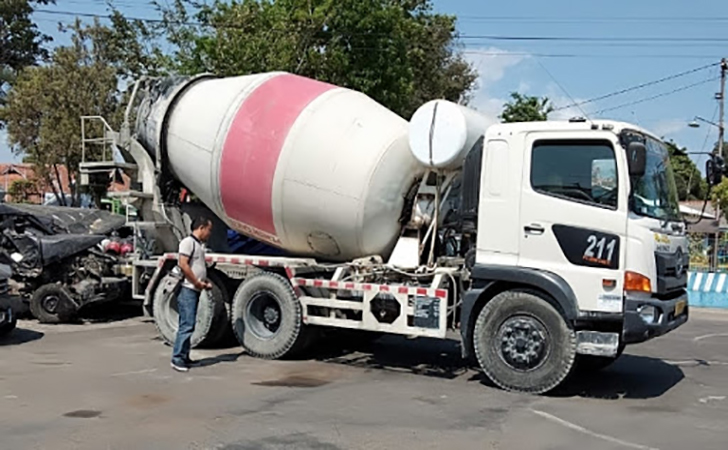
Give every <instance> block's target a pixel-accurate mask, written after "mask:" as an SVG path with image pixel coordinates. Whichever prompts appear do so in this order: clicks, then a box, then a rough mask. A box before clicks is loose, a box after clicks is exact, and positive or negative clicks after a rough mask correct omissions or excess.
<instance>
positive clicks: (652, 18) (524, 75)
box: [0, 0, 728, 167]
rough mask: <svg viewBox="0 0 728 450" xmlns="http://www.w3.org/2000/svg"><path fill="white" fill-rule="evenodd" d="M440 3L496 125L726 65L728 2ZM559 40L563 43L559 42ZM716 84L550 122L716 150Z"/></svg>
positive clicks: (128, 1)
mask: <svg viewBox="0 0 728 450" xmlns="http://www.w3.org/2000/svg"><path fill="white" fill-rule="evenodd" d="M112 1H113V3H114V4H116V5H117V6H118V8H119V9H120V10H121V11H122V12H124V13H126V14H127V15H129V16H135V17H145V18H157V17H158V16H157V13H156V12H155V10H154V8H153V7H152V6H151V5H150V4H149V1H148V0H112ZM164 1H165V0H161V2H162V3H164ZM105 3H106V0H57V1H56V5H55V6H48V7H44V8H45V9H49V10H53V11H56V12H83V13H92V14H96V13H98V14H105V11H106V8H105ZM433 3H434V7H435V10H436V11H438V12H442V13H446V14H453V15H456V16H457V17H458V22H457V28H458V31H459V33H460V35H461V39H460V44H461V48H462V51H463V52H464V56H465V58H467V60H468V61H469V62H471V63H472V65H473V66H474V67H475V69H476V70H477V71H478V73H479V78H478V81H477V89H476V91H475V92H474V95H473V99H472V101H471V104H470V106H471V107H473V108H475V109H477V110H479V111H480V112H481V113H483V115H484V116H486V118H487V120H488V121H489V122H496V121H497V120H498V115H499V114H500V112H501V111H502V107H503V103H504V102H505V101H507V100H508V97H509V94H510V93H511V92H514V91H517V92H520V93H525V94H528V95H537V96H547V97H548V98H549V99H551V101H552V103H553V104H554V105H555V106H557V107H564V106H568V105H570V104H573V103H575V102H583V101H585V100H588V99H593V98H595V97H600V96H603V95H605V94H610V93H613V92H616V91H620V90H622V89H625V88H630V87H633V86H637V85H640V84H643V83H648V82H652V81H655V80H659V79H661V78H665V77H669V76H672V75H675V74H679V73H682V72H686V71H691V70H694V69H699V68H701V67H704V66H707V65H709V64H714V63H717V62H718V61H719V60H720V58H721V57H728V2H726V1H725V0H692V1H686V0H631V1H625V0H615V1H612V2H606V3H605V2H596V1H582V2H576V1H573V0H569V1H566V0H549V1H543V0H511V1H508V2H502V1H497V2H496V1H486V0H434V1H433ZM35 19H36V20H37V21H38V24H39V26H40V28H41V30H42V31H43V32H45V33H47V34H50V35H51V36H53V37H54V39H55V43H56V44H63V43H64V42H67V36H65V35H62V34H60V33H59V32H58V31H57V28H58V22H59V21H66V22H67V21H70V20H72V19H73V17H72V16H71V15H57V14H49V13H41V12H38V13H36V14H35ZM554 37H556V38H561V39H558V40H553V39H551V38H554ZM523 38H527V39H523ZM531 38H540V39H539V40H533V39H531ZM542 38H549V39H547V40H544V39H542ZM564 38H566V39H564ZM666 38H668V39H670V40H666ZM718 76H719V69H718V67H717V66H713V67H709V68H706V69H700V70H695V71H694V72H692V73H690V74H687V75H684V76H679V77H675V78H672V79H670V80H667V81H664V82H661V83H657V84H653V85H650V86H648V87H645V88H642V89H637V90H633V91H630V92H628V93H625V94H623V95H615V96H612V97H609V98H606V99H603V100H600V101H596V102H590V103H586V104H584V105H582V106H581V109H578V108H567V109H562V110H560V111H557V112H555V113H553V114H552V115H551V116H550V118H551V119H566V118H569V117H573V116H585V115H586V116H588V117H589V118H596V117H599V118H607V119H615V120H624V121H627V122H631V123H635V124H637V125H640V126H642V127H644V128H646V129H648V130H650V131H652V132H653V133H655V134H657V135H659V136H663V137H665V138H666V139H673V140H675V141H676V142H677V143H678V144H679V145H681V146H685V147H688V149H689V150H690V151H691V152H700V151H706V150H708V151H709V150H710V149H711V148H712V146H713V144H714V143H715V141H716V140H717V128H716V127H713V126H710V125H703V126H701V128H698V129H695V128H689V127H688V123H689V122H690V121H691V120H692V119H693V118H694V117H695V116H701V117H703V118H705V119H708V120H713V121H717V120H718V118H717V102H716V101H715V100H714V95H715V93H716V92H718V90H719V81H718V80H717V77H718ZM714 78H715V79H714ZM676 90H677V92H674V93H673V92H672V91H676ZM629 103H635V104H633V105H627V104H629ZM605 110H606V111H605ZM693 159H694V160H695V161H696V162H697V163H698V164H699V166H701V167H702V165H703V164H704V161H705V160H704V157H702V156H698V155H694V156H693ZM12 160H14V159H13V156H12V154H11V152H10V150H9V148H8V146H7V142H6V137H5V135H4V134H3V132H1V131H0V162H6V161H12Z"/></svg>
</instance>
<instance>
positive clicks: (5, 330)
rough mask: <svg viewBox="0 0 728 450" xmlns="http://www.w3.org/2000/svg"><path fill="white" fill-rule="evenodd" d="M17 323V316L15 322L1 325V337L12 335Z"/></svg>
mask: <svg viewBox="0 0 728 450" xmlns="http://www.w3.org/2000/svg"><path fill="white" fill-rule="evenodd" d="M11 313H12V312H11ZM17 323H18V320H17V319H16V318H15V316H13V320H11V321H10V322H8V323H6V324H3V325H0V337H3V336H7V335H8V334H10V333H12V331H13V330H14V329H15V326H16V325H17Z"/></svg>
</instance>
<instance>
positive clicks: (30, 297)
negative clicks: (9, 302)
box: [0, 204, 129, 323]
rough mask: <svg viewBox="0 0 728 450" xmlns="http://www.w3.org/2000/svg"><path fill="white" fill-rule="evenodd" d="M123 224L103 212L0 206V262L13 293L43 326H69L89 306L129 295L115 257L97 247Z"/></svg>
mask: <svg viewBox="0 0 728 450" xmlns="http://www.w3.org/2000/svg"><path fill="white" fill-rule="evenodd" d="M124 223H125V219H124V217H121V216H117V215H114V214H111V213H108V212H107V211H100V210H88V209H80V208H65V207H48V206H37V205H8V204H0V264H7V265H9V266H10V267H11V268H12V278H11V281H10V289H11V291H13V293H16V294H18V295H20V296H21V298H22V299H23V301H25V302H27V303H29V306H30V312H31V314H32V315H33V316H34V317H35V318H37V319H38V320H39V321H41V322H44V323H63V322H70V321H72V320H74V318H75V317H76V316H77V314H78V312H79V310H80V309H81V308H83V307H84V306H86V305H88V304H91V303H98V302H103V301H113V300H116V299H119V298H122V297H123V296H125V295H128V289H129V286H128V278H127V277H125V276H123V275H122V276H119V275H117V274H116V266H117V263H118V256H116V255H112V254H109V253H107V252H105V251H104V250H103V248H102V246H101V243H102V241H104V240H105V239H106V238H107V236H106V235H107V234H109V233H112V232H114V231H116V230H118V229H119V228H121V227H122V226H123V225H124Z"/></svg>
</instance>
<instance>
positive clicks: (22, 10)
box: [0, 0, 54, 126]
mask: <svg viewBox="0 0 728 450" xmlns="http://www.w3.org/2000/svg"><path fill="white" fill-rule="evenodd" d="M49 3H54V0H2V1H1V2H0V107H2V105H3V104H4V102H5V97H6V94H7V90H8V88H9V86H10V85H11V84H12V82H13V81H14V80H15V77H16V76H17V73H18V71H20V70H22V69H23V68H24V67H27V66H32V65H35V64H36V63H37V62H38V61H39V60H41V59H44V58H45V57H47V56H48V51H47V50H46V49H45V48H44V47H43V44H45V43H46V42H48V41H50V40H51V38H50V37H49V36H46V35H44V34H42V33H41V32H40V31H38V27H37V26H36V24H35V23H34V22H33V21H31V19H30V16H31V14H32V13H33V11H34V6H35V5H47V4H49ZM1 125H2V122H0V126H1Z"/></svg>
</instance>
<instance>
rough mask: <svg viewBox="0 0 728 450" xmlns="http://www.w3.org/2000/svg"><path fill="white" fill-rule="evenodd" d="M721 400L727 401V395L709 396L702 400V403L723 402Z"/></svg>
mask: <svg viewBox="0 0 728 450" xmlns="http://www.w3.org/2000/svg"><path fill="white" fill-rule="evenodd" d="M721 400H725V395H720V396H716V395H711V396H708V397H705V398H701V399H700V403H708V402H711V401H721Z"/></svg>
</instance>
